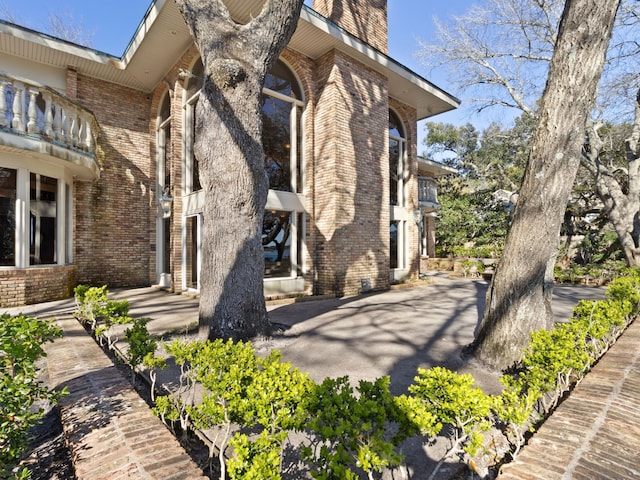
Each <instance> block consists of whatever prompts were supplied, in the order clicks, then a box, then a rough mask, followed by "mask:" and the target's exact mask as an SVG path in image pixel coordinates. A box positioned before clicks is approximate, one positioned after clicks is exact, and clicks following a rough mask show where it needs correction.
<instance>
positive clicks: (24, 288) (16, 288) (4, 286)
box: [0, 265, 76, 308]
mask: <svg viewBox="0 0 640 480" xmlns="http://www.w3.org/2000/svg"><path fill="white" fill-rule="evenodd" d="M75 285H76V267H75V266H74V265H66V266H57V265H55V266H49V267H31V268H21V269H6V270H5V269H0V307H2V308H9V307H18V306H22V305H31V304H34V303H41V302H45V301H50V300H60V299H62V298H68V297H69V296H71V295H72V294H73V288H74V287H75Z"/></svg>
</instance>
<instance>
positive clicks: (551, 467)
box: [498, 321, 640, 480]
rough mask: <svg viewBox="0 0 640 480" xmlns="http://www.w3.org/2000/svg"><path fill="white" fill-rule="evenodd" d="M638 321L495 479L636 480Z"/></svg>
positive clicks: (639, 407) (639, 467)
mask: <svg viewBox="0 0 640 480" xmlns="http://www.w3.org/2000/svg"><path fill="white" fill-rule="evenodd" d="M639 395H640V321H635V322H634V323H632V324H631V325H630V326H629V328H628V329H627V331H626V332H625V333H624V334H623V335H622V337H620V338H619V339H618V342H617V343H616V344H615V345H614V346H613V347H611V349H610V350H609V351H608V352H607V353H606V354H605V356H604V357H602V359H601V360H600V362H598V364H597V365H596V366H595V367H594V368H593V370H591V372H589V373H588V374H587V376H586V377H585V378H584V380H583V381H582V382H581V383H580V384H579V385H578V386H577V387H576V388H575V389H574V391H573V392H571V395H570V396H569V398H568V399H567V400H565V401H564V402H563V403H562V404H561V405H560V406H559V407H558V408H557V409H556V411H554V412H553V414H552V415H551V417H550V418H549V419H548V420H547V421H546V422H545V423H544V424H543V425H542V427H541V428H540V429H539V430H538V431H537V432H536V433H535V434H534V436H533V437H532V438H531V440H530V441H529V443H528V445H527V446H526V447H525V448H523V449H522V450H521V452H520V455H518V457H517V459H516V461H514V462H512V463H510V464H508V465H505V466H504V467H503V468H502V469H501V471H500V475H498V480H555V479H560V480H569V479H572V480H582V479H584V480H594V479H597V480H606V479H612V480H613V479H616V480H622V479H625V480H629V479H634V478H640V464H639V463H638V452H639V451H640V401H639Z"/></svg>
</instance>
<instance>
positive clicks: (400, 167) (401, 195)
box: [389, 110, 407, 207]
mask: <svg viewBox="0 0 640 480" xmlns="http://www.w3.org/2000/svg"><path fill="white" fill-rule="evenodd" d="M406 143H407V141H406V140H405V135H404V129H403V128H402V122H401V121H400V119H399V118H398V116H397V115H396V114H395V113H394V112H393V111H392V110H389V179H390V182H389V189H390V190H389V199H390V202H391V205H398V206H401V207H405V206H406V195H405V178H406V160H405V151H406Z"/></svg>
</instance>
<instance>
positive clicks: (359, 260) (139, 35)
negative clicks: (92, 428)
mask: <svg viewBox="0 0 640 480" xmlns="http://www.w3.org/2000/svg"><path fill="white" fill-rule="evenodd" d="M226 3H228V4H229V5H230V6H229V9H230V12H231V14H232V16H233V18H234V19H236V20H237V21H238V22H241V23H242V22H246V21H248V19H249V18H250V16H251V14H252V12H254V14H255V12H257V11H259V8H260V6H261V4H262V2H261V1H260V0H237V1H232V2H226ZM312 7H313V8H311V7H309V6H307V5H305V6H304V7H303V10H302V14H301V17H300V20H299V22H298V27H297V30H296V32H295V34H294V36H293V38H292V39H291V41H290V43H289V45H288V47H287V48H286V49H285V51H284V52H283V53H282V55H281V57H280V59H279V60H278V62H277V64H276V65H275V66H274V67H273V68H272V70H271V73H270V74H269V76H268V78H267V81H266V84H265V89H264V92H263V96H264V107H263V125H264V132H263V144H264V149H265V169H266V172H267V174H268V176H269V180H270V191H269V196H268V199H267V205H266V209H265V224H264V238H263V244H264V251H265V278H264V285H265V293H266V294H267V295H270V294H281V293H303V292H304V293H311V294H325V293H337V294H340V295H342V294H352V293H357V292H359V291H362V290H368V289H385V288H388V287H389V284H390V283H391V282H393V281H396V280H399V279H401V278H402V277H406V276H411V275H415V274H416V273H417V272H418V269H419V262H420V257H421V256H425V255H428V254H431V255H433V248H434V247H433V239H434V233H433V229H434V222H433V212H434V211H435V209H437V197H436V189H435V183H434V182H433V181H432V178H433V177H435V176H436V175H438V174H441V173H446V172H445V171H444V170H443V169H442V167H441V166H439V165H437V164H434V163H433V162H428V161H424V160H420V159H418V157H417V152H416V150H417V140H416V137H417V132H416V129H417V121H418V120H420V119H424V118H427V117H431V116H433V115H436V114H438V113H441V112H445V111H447V110H451V109H453V108H456V107H457V106H458V103H459V102H458V101H457V100H456V99H455V98H454V97H452V96H451V95H449V94H448V93H446V92H445V91H443V90H442V89H440V88H438V87H436V86H435V85H433V84H431V83H430V82H428V81H427V80H425V79H423V78H422V77H420V76H418V75H416V74H415V73H413V72H412V71H410V70H408V69H407V68H405V67H403V66H402V65H400V64H399V63H397V62H396V61H394V60H393V59H391V58H390V57H389V56H388V55H387V13H386V1H385V0H351V1H337V0H335V1H334V0H315V1H314V2H313V5H312ZM202 72H203V67H202V63H201V61H200V58H199V55H198V52H197V50H196V48H195V46H194V45H193V42H192V40H191V38H190V35H189V32H188V29H187V27H186V25H185V24H184V21H183V20H182V17H181V15H180V12H179V11H178V9H177V7H176V5H175V3H174V2H173V1H172V0H156V1H154V2H153V3H152V5H151V6H150V8H149V10H148V11H147V13H146V15H145V17H144V18H143V19H142V22H141V24H140V26H139V28H138V30H137V31H136V33H135V35H134V37H133V39H132V41H131V43H130V44H129V46H128V48H127V50H126V52H125V53H124V55H123V56H122V57H114V56H112V55H108V54H105V53H102V52H97V51H95V50H92V49H89V48H84V47H80V46H77V45H74V44H71V43H68V42H65V41H62V40H59V39H56V38H52V37H50V36H47V35H45V34H42V33H39V32H35V31H32V30H29V29H25V28H22V27H20V26H17V25H13V24H9V23H6V22H0V306H3V307H7V306H15V305H24V304H29V303H35V302H40V301H45V300H52V299H57V298H62V297H66V296H68V295H70V294H71V292H72V289H73V287H74V286H75V285H76V284H78V283H90V284H99V285H102V284H107V285H109V286H110V288H114V287H132V286H144V285H160V286H164V287H167V288H170V289H172V290H174V291H177V292H180V291H193V292H197V291H198V288H199V269H200V266H199V265H200V257H199V254H200V247H201V238H200V227H201V222H202V194H201V190H200V185H199V178H198V161H197V158H195V156H194V153H193V142H194V135H195V133H194V112H195V105H196V103H197V101H198V96H199V86H200V84H201V80H200V82H199V81H198V79H201V78H202ZM168 197H171V199H172V202H171V203H165V208H164V209H163V207H162V200H163V199H164V200H166V199H167V198H168ZM414 211H416V212H419V213H420V214H419V215H415V214H414ZM416 220H418V221H416Z"/></svg>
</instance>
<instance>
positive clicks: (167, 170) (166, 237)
mask: <svg viewBox="0 0 640 480" xmlns="http://www.w3.org/2000/svg"><path fill="white" fill-rule="evenodd" d="M157 147H158V149H157V169H158V172H157V175H158V186H157V195H158V201H159V200H160V196H161V195H162V194H163V193H164V192H167V193H170V192H171V163H170V162H171V155H170V152H169V150H170V148H171V97H170V95H169V92H167V93H165V95H164V98H163V99H162V102H161V104H160V112H159V115H158V130H157ZM156 229H157V232H156V243H157V245H158V251H157V253H156V272H157V276H158V278H157V282H158V285H160V286H163V287H169V286H170V285H171V279H170V272H171V262H170V260H171V218H164V215H163V212H162V209H161V208H158V220H157V227H156Z"/></svg>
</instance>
